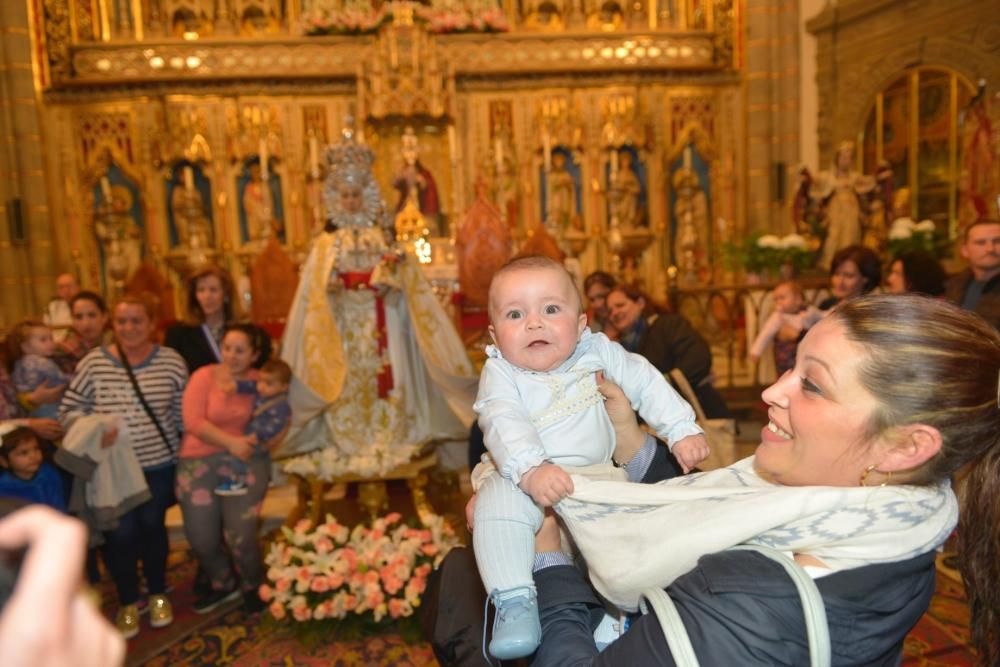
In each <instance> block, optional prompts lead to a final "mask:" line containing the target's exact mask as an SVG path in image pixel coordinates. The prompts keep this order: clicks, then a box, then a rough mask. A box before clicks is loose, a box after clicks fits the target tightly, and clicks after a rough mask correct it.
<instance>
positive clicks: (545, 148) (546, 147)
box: [542, 130, 552, 171]
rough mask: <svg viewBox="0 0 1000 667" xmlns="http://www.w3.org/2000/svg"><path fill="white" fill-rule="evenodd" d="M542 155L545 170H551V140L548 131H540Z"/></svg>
mask: <svg viewBox="0 0 1000 667" xmlns="http://www.w3.org/2000/svg"><path fill="white" fill-rule="evenodd" d="M542 157H543V159H544V163H545V171H552V141H551V139H550V138H549V131H548V130H545V131H544V132H543V133H542Z"/></svg>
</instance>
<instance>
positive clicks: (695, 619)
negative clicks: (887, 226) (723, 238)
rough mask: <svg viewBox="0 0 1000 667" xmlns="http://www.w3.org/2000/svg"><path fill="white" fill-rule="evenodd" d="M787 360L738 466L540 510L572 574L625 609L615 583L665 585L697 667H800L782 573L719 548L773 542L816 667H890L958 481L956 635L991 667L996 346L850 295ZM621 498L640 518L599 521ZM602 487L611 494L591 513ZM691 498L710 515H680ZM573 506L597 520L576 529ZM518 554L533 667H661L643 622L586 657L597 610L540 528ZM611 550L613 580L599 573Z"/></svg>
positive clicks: (917, 311)
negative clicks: (814, 646)
mask: <svg viewBox="0 0 1000 667" xmlns="http://www.w3.org/2000/svg"><path fill="white" fill-rule="evenodd" d="M800 350H801V352H802V354H801V355H799V357H798V359H797V362H796V367H795V369H794V370H793V371H792V372H790V373H788V374H786V375H784V376H783V377H782V378H781V379H779V380H778V382H777V383H776V384H774V385H773V386H771V387H770V388H768V389H767V390H766V391H765V392H764V394H763V398H764V400H765V401H766V402H767V404H768V406H769V410H768V416H769V419H770V421H769V423H768V424H767V426H766V427H764V428H763V429H762V431H761V444H760V446H759V447H758V448H757V451H756V453H755V455H754V456H753V457H751V458H749V459H745V460H744V461H741V462H739V463H736V464H734V465H733V466H730V467H729V468H726V469H722V470H719V471H713V472H710V473H704V474H702V475H694V476H688V477H684V478H681V479H678V480H677V481H676V482H677V483H674V482H671V481H667V482H666V483H662V484H656V485H651V486H642V485H628V484H623V483H613V482H591V483H587V482H585V481H584V482H580V483H578V484H577V486H576V489H575V491H574V494H573V495H572V496H571V497H570V498H568V499H565V500H564V501H563V503H561V504H560V505H559V506H558V507H557V510H558V511H559V513H560V514H561V515H563V517H564V518H565V519H566V520H567V522H568V524H569V527H570V530H571V532H572V533H573V536H574V538H576V539H577V540H578V544H580V547H581V550H582V551H583V555H584V556H585V557H586V559H587V563H588V566H589V567H590V572H591V576H592V580H593V581H595V583H597V584H598V588H599V589H601V588H604V589H605V590H603V591H602V592H604V593H606V594H607V595H608V596H609V597H611V598H619V597H620V598H622V599H626V598H628V599H632V598H633V597H634V594H635V591H634V590H632V591H629V590H626V589H628V588H629V587H632V586H637V587H639V588H642V589H643V590H648V589H653V590H654V593H653V595H654V597H656V595H657V594H655V589H659V588H665V589H666V594H667V596H669V598H670V600H672V601H673V603H674V605H675V607H676V609H677V612H678V614H679V620H680V622H681V624H682V626H683V629H684V630H686V633H687V635H688V638H689V640H690V644H691V649H692V650H693V653H694V654H695V655H696V656H697V660H698V661H700V662H701V664H704V665H730V664H740V665H747V664H761V665H771V664H808V663H809V659H810V658H809V651H810V646H809V640H808V639H807V634H806V624H805V622H804V616H803V610H802V606H801V604H800V601H799V596H798V594H797V592H796V588H795V586H793V584H792V583H791V579H790V578H789V577H788V575H787V574H786V573H785V571H784V568H783V567H782V565H781V564H780V563H776V562H775V561H773V560H770V559H768V558H766V557H765V556H762V555H761V554H759V553H755V552H752V551H745V550H727V548H728V547H735V546H737V545H740V544H770V545H772V546H774V545H777V548H778V549H780V550H781V552H782V554H783V555H782V556H779V557H780V558H782V559H785V558H787V559H788V561H789V562H790V561H794V562H795V563H797V564H798V565H800V566H802V568H803V569H804V570H805V572H806V573H807V574H808V576H809V578H811V579H812V580H813V581H814V583H815V585H816V587H817V588H818V592H819V595H820V596H821V599H822V603H823V606H824V607H825V613H826V625H827V626H828V629H829V637H830V650H831V654H832V664H835V665H838V664H839V665H883V664H884V665H892V664H898V660H899V656H900V652H901V649H902V641H903V638H904V637H905V636H906V634H907V633H908V632H909V630H910V629H911V628H912V627H913V625H914V624H915V623H916V622H917V620H918V619H919V618H920V617H921V615H922V614H923V613H924V612H925V611H926V609H927V607H928V604H929V602H930V599H931V596H932V594H933V591H934V556H935V550H936V548H937V547H938V546H939V545H940V544H941V543H942V542H943V541H944V540H945V539H946V538H947V536H948V535H949V534H950V532H951V530H952V528H953V527H954V525H955V522H956V520H957V505H958V503H957V501H956V499H955V496H954V494H953V493H952V491H951V488H950V485H949V478H950V477H951V475H953V474H954V473H955V472H957V471H958V470H960V469H963V468H965V469H968V470H969V473H968V476H967V477H966V480H965V494H964V496H965V498H964V499H965V502H964V507H963V509H962V515H961V516H962V519H961V530H960V535H961V536H962V537H963V538H966V539H968V540H969V542H968V543H967V544H963V545H962V547H961V549H960V555H961V558H962V559H963V563H962V572H963V576H964V578H965V582H966V590H967V593H968V595H969V599H970V602H971V608H972V612H973V619H972V624H971V627H972V636H973V640H974V641H975V642H976V643H977V645H978V648H979V650H980V654H981V657H982V659H983V663H984V664H990V665H993V664H998V660H1000V635H998V634H997V631H996V627H997V625H996V610H997V609H1000V590H998V589H997V587H996V581H997V580H998V578H1000V566H998V563H1000V539H998V532H997V531H998V528H997V526H1000V511H998V509H1000V495H998V487H997V484H996V470H997V467H998V465H1000V408H998V405H997V381H998V376H1000V336H998V334H997V332H996V331H994V330H993V329H992V328H991V327H989V326H988V325H987V324H986V323H984V322H983V321H982V320H981V319H979V318H977V317H975V316H973V315H970V314H968V313H966V312H964V311H961V310H960V309H958V308H956V307H954V306H952V305H949V304H946V303H944V302H941V301H938V300H933V299H926V298H921V297H917V296H909V295H904V296H870V297H863V298H858V299H855V300H852V301H849V302H847V303H845V304H843V305H841V306H840V307H838V308H837V309H835V310H834V311H833V312H832V313H831V314H830V315H829V316H828V317H827V318H826V319H824V320H823V321H822V322H820V323H819V324H818V325H816V326H815V327H814V328H813V329H811V330H810V331H809V333H808V334H807V335H806V337H805V339H804V340H803V341H802V343H801V346H800ZM609 403H611V404H612V405H613V404H614V403H615V402H614V401H609ZM616 424H618V425H620V429H619V445H620V448H619V451H618V452H617V455H616V458H617V459H618V460H624V461H628V463H627V464H626V469H627V470H628V472H629V477H630V478H631V479H642V478H644V477H645V478H646V481H648V479H649V472H648V471H649V470H650V469H651V468H656V466H657V459H658V458H660V457H661V456H662V454H661V451H660V450H662V449H663V448H661V447H656V445H655V444H652V443H650V442H649V441H648V440H647V439H646V436H645V435H644V434H643V433H641V432H640V431H638V430H637V429H636V428H635V427H634V425H629V424H627V423H626V422H623V421H622V420H621V419H618V420H616ZM650 461H652V465H650ZM576 479H577V478H574V481H576ZM605 487H606V488H605ZM623 487H631V488H632V489H637V490H638V492H639V495H640V496H642V495H643V494H645V495H646V496H647V497H645V498H644V503H645V507H644V510H645V511H644V512H643V513H642V514H625V515H621V514H618V513H617V512H618V511H619V510H626V511H627V510H628V509H629V507H631V508H632V509H635V507H634V503H635V502H636V497H637V496H636V495H635V494H636V491H629V490H628V489H627V488H624V489H623ZM612 490H618V491H619V492H620V493H619V494H618V495H616V496H615V497H614V498H611V499H608V498H607V497H606V496H607V495H608V494H607V492H608V491H612ZM706 490H708V491H710V493H711V502H708V503H705V502H699V498H705V497H706V496H705V491H706ZM602 498H603V499H602ZM729 501H735V502H729ZM595 503H596V504H595ZM602 503H603V504H602ZM727 504H729V505H731V506H732V509H730V510H726V511H728V512H729V513H730V514H731V517H730V518H731V521H729V522H728V523H718V519H719V518H720V516H721V515H714V520H715V522H713V523H709V521H708V520H705V521H699V518H706V517H709V515H711V514H712V513H713V512H716V511H721V510H718V508H720V507H724V506H725V505H727ZM599 508H603V509H601V511H600V512H594V510H596V509H599ZM764 508H770V509H769V510H767V511H765V509H764ZM581 509H585V510H587V511H590V512H592V513H594V514H604V515H607V516H608V517H609V519H604V520H601V519H598V520H597V521H596V522H595V523H593V524H591V525H587V524H588V521H586V520H583V521H581V520H580V519H581V514H580V510H581ZM664 511H666V512H668V513H669V512H673V513H674V516H676V515H677V513H678V512H680V513H683V515H684V516H687V517H695V520H694V521H693V522H692V521H686V519H685V520H681V521H679V522H677V523H676V524H675V525H673V526H672V528H671V531H668V533H669V534H667V533H664V532H663V531H659V532H656V531H654V530H653V529H652V528H651V527H650V526H651V524H655V523H656V518H657V516H659V518H661V519H662V518H664V516H665V515H662V514H660V513H661V512H664ZM622 516H626V517H630V518H627V519H625V520H623V519H622V518H621V517H622ZM650 517H652V518H650ZM615 522H617V524H619V525H620V526H622V528H621V530H626V529H627V530H628V532H629V535H630V537H629V538H627V541H626V542H625V543H624V544H623V545H622V546H623V547H624V548H626V549H630V553H631V554H635V553H643V554H645V555H644V556H643V558H641V559H636V558H634V557H629V556H628V555H627V554H625V555H622V554H618V553H617V551H616V550H615V548H614V547H613V545H614V544H615V540H616V539H618V538H619V535H618V534H617V529H616V528H614V523H615ZM685 522H687V523H692V524H693V525H689V526H685V525H684V524H685ZM816 528H819V530H817V529H816ZM594 535H601V538H602V539H601V540H600V541H599V543H593V539H592V538H593V537H594ZM581 538H582V539H581ZM536 546H537V548H538V550H539V552H540V553H539V555H538V557H537V558H536V570H535V580H536V583H537V585H538V594H539V607H540V610H541V619H542V628H543V640H542V645H541V647H540V649H539V651H538V653H537V654H536V656H535V660H534V663H533V664H534V665H544V666H550V665H583V664H588V665H589V664H607V665H625V664H642V665H648V664H675V662H674V661H675V659H678V656H676V655H675V654H673V653H672V649H673V648H674V647H676V643H672V644H668V642H667V640H666V639H665V638H664V637H665V635H664V632H663V630H662V629H661V625H660V623H659V621H658V620H657V616H656V615H653V614H649V615H646V616H642V617H639V618H637V619H635V620H634V622H632V623H631V626H630V627H629V629H628V631H627V632H625V633H624V635H623V636H621V637H620V638H619V639H617V641H614V642H613V643H612V644H610V646H608V648H607V649H606V650H605V651H604V652H603V653H600V654H598V652H597V649H596V648H595V645H594V638H593V636H592V635H591V629H590V612H591V611H592V610H595V609H598V608H599V603H598V602H597V599H596V598H595V596H594V594H593V592H592V591H591V589H590V587H589V586H588V585H587V582H586V581H585V580H584V578H583V574H582V573H580V572H579V571H578V570H577V569H576V568H575V567H573V566H572V565H571V564H569V561H568V559H567V557H565V556H563V555H562V554H561V553H560V552H559V551H558V549H559V538H558V533H557V531H554V530H553V526H552V525H551V522H550V525H546V526H544V527H543V529H542V532H540V533H539V536H538V540H537V542H536ZM661 554H670V558H669V559H668V558H663V559H661V558H660V555H661ZM619 556H622V558H621V561H622V562H621V565H623V566H624V567H626V568H627V570H628V572H627V573H626V574H625V575H624V576H623V577H622V578H621V579H622V580H623V581H616V580H615V578H614V575H612V574H610V571H609V568H608V564H609V563H612V562H613V561H614V559H615V558H616V557H619ZM610 569H611V570H614V569H615V567H611V568H610ZM619 570H620V568H619ZM602 582H603V585H602ZM621 583H624V585H623V586H620V585H619V584H621ZM647 595H648V593H647ZM633 601H634V600H633Z"/></svg>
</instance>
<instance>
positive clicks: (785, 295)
mask: <svg viewBox="0 0 1000 667" xmlns="http://www.w3.org/2000/svg"><path fill="white" fill-rule="evenodd" d="M774 307H775V308H777V309H778V310H779V311H780V312H782V313H788V314H789V315H793V314H795V313H797V312H799V310H800V309H801V308H802V295H801V294H799V293H798V292H796V291H795V290H794V289H792V288H791V287H790V286H788V285H779V286H778V287H775V288H774Z"/></svg>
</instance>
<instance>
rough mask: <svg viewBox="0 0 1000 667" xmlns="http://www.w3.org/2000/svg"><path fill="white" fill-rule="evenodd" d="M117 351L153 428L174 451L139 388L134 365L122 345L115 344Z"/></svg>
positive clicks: (168, 447)
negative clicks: (129, 360)
mask: <svg viewBox="0 0 1000 667" xmlns="http://www.w3.org/2000/svg"><path fill="white" fill-rule="evenodd" d="M115 349H116V350H118V356H119V357H121V362H122V366H124V367H125V373H126V374H128V379H129V381H130V382H131V383H132V389H133V390H135V396H136V398H138V399H139V403H140V404H141V405H142V409H143V410H145V411H146V414H147V415H148V416H149V418H150V419H151V420H152V422H153V426H155V427H156V431H157V432H158V433H159V434H160V437H161V438H163V443H164V444H165V445H166V446H167V449H170V450H172V449H173V446H172V445H171V444H170V439H169V438H167V432H166V431H164V430H163V427H162V426H160V420H159V419H157V418H156V413H155V412H153V408H151V407H149V403H147V402H146V397H145V396H143V395H142V389H140V388H139V381H138V380H136V379H135V373H134V372H133V371H132V364H130V363H129V362H128V357H127V356H125V351H124V350H122V348H121V345H119V344H118V343H115Z"/></svg>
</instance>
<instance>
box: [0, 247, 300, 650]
mask: <svg viewBox="0 0 1000 667" xmlns="http://www.w3.org/2000/svg"><path fill="white" fill-rule="evenodd" d="M71 278H72V276H60V277H59V279H58V281H57V287H58V289H57V298H56V299H55V300H54V301H60V302H64V303H63V304H62V305H61V306H59V305H51V304H50V306H49V308H48V309H47V311H46V316H45V318H44V320H37V321H36V320H26V321H24V322H21V323H19V324H18V325H16V326H15V327H14V328H13V329H12V331H11V332H10V334H9V336H8V339H7V346H6V350H5V359H4V361H5V363H4V364H3V368H2V369H0V389H2V392H3V402H2V406H0V432H2V434H3V435H2V439H3V440H2V446H0V463H2V464H3V468H4V469H3V472H2V474H0V494H2V495H4V496H8V497H15V498H20V499H22V500H24V501H27V502H33V503H41V504H44V505H48V506H50V507H51V508H53V509H55V510H58V511H61V512H66V513H69V514H72V515H75V516H77V517H79V518H81V519H83V520H84V521H85V522H86V523H87V525H88V527H89V529H90V530H89V538H88V544H89V546H90V547H92V548H89V549H88V550H87V553H88V557H87V559H86V561H87V568H86V569H87V576H88V578H89V580H90V581H91V583H96V582H97V581H98V579H99V577H100V569H99V565H98V563H99V561H103V563H104V566H105V569H106V571H107V573H108V575H109V577H110V579H111V580H112V581H113V583H114V585H115V588H116V590H117V597H118V611H117V614H116V625H117V629H118V630H119V632H120V634H121V635H122V636H123V637H125V638H130V637H134V636H136V635H137V634H138V633H139V631H140V627H141V623H140V614H143V613H148V619H149V624H150V625H151V626H152V627H164V626H166V625H169V624H170V623H171V622H172V621H173V616H174V613H173V607H172V605H171V603H170V599H169V597H168V585H167V581H166V566H167V555H168V547H169V545H168V535H167V528H166V513H167V510H168V509H169V508H170V507H171V506H172V505H174V504H179V505H180V508H181V511H182V514H183V518H184V530H185V533H186V536H187V540H188V542H189V543H190V545H191V548H192V550H193V552H194V554H195V556H196V557H197V560H198V565H199V569H198V571H199V576H198V582H197V583H196V599H195V601H194V604H193V609H194V611H195V612H197V613H207V612H208V611H211V610H212V609H214V608H215V607H217V606H219V605H220V604H223V603H226V602H229V601H232V600H235V599H237V598H239V597H241V596H242V598H243V605H244V608H245V609H246V610H247V611H248V612H250V613H254V612H258V611H260V610H261V609H262V608H263V603H262V602H261V601H260V599H259V597H258V595H257V589H258V587H259V586H260V584H261V583H263V577H264V575H263V555H262V554H261V551H260V546H259V540H258V518H259V517H258V515H259V511H260V506H261V502H262V500H263V498H264V495H265V493H266V492H267V488H268V482H269V479H270V473H271V462H270V452H271V450H272V449H273V448H274V447H275V446H276V445H277V444H278V443H280V441H281V439H282V438H283V436H284V434H285V433H286V432H287V430H288V426H289V422H290V417H291V414H290V408H289V404H288V401H287V391H288V386H289V383H290V381H291V377H290V375H291V372H290V370H289V368H288V365H287V364H285V363H284V362H283V361H281V360H277V359H270V355H271V340H270V338H269V337H268V336H267V334H266V333H265V332H264V331H263V330H262V329H260V328H258V327H256V326H254V325H251V324H247V323H244V322H242V321H241V317H240V313H239V312H238V309H237V308H236V300H235V294H234V284H233V280H232V278H231V276H230V275H229V273H228V272H227V271H225V270H223V269H221V268H219V267H214V266H213V267H206V268H203V269H201V270H199V271H197V272H195V273H194V274H193V275H191V276H190V278H189V279H188V285H187V287H188V290H187V296H188V303H187V306H188V312H189V314H190V320H189V321H187V322H184V323H178V324H174V325H172V326H169V327H168V328H167V330H166V331H165V332H161V331H160V330H159V324H160V323H158V322H157V313H156V304H155V303H154V302H153V300H152V299H150V298H147V297H146V296H135V295H125V296H122V297H121V298H119V299H118V300H117V301H116V302H115V303H114V304H113V305H112V307H111V308H108V307H107V305H106V304H105V302H104V300H103V299H102V298H101V297H100V296H99V295H98V294H96V293H94V292H91V291H81V290H79V288H78V287H77V285H76V281H75V280H70V279H71ZM160 340H163V341H164V342H163V343H162V344H161V343H160V342H159V341H160ZM94 462H98V463H99V465H97V466H96V468H95V463H94ZM85 483H86V485H85Z"/></svg>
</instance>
